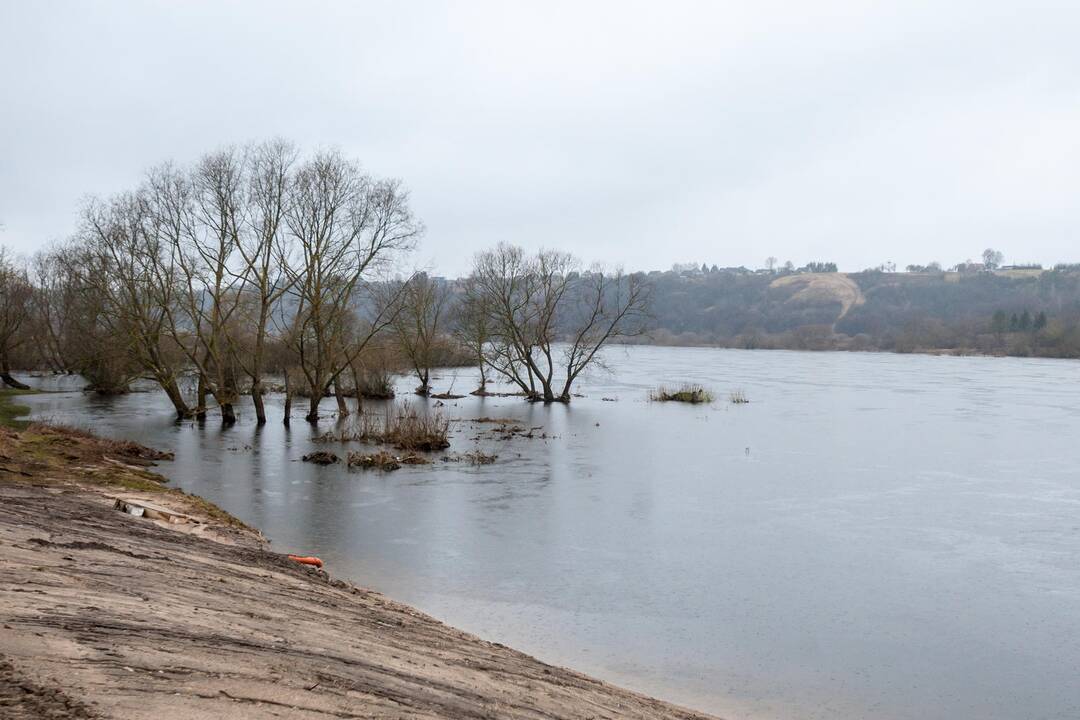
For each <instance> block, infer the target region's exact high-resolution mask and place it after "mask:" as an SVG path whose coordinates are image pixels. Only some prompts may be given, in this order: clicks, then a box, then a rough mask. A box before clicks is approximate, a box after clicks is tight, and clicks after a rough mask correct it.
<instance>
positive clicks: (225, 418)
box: [221, 403, 236, 425]
mask: <svg viewBox="0 0 1080 720" xmlns="http://www.w3.org/2000/svg"><path fill="white" fill-rule="evenodd" d="M235 423H236V411H235V410H234V409H233V404H232V403H221V424H222V425H233V424H235Z"/></svg>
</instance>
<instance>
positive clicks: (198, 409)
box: [195, 373, 210, 420]
mask: <svg viewBox="0 0 1080 720" xmlns="http://www.w3.org/2000/svg"><path fill="white" fill-rule="evenodd" d="M209 394H210V389H209V388H208V387H206V376H205V375H203V374H202V373H199V389H198V390H197V391H196V393H195V418H196V419H197V420H205V419H206V396H207V395H209Z"/></svg>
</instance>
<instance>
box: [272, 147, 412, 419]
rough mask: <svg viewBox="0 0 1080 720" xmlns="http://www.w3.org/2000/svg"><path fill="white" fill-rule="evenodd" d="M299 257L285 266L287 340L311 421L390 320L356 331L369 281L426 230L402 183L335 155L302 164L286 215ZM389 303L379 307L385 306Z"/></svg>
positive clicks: (375, 320)
mask: <svg viewBox="0 0 1080 720" xmlns="http://www.w3.org/2000/svg"><path fill="white" fill-rule="evenodd" d="M285 222H286V225H287V227H288V231H289V233H290V234H291V236H292V237H293V239H294V240H295V243H296V259H295V260H293V261H292V262H290V263H288V264H287V265H286V266H285V272H286V274H287V276H288V279H289V284H290V291H289V292H290V294H291V296H292V298H293V300H294V302H295V312H294V315H293V320H292V323H291V325H292V328H291V331H290V332H289V333H288V335H287V337H288V338H289V340H290V342H291V343H292V348H293V350H294V351H295V354H296V358H297V362H298V367H299V370H300V372H301V373H302V375H303V377H304V380H305V381H306V383H307V387H308V389H309V391H310V395H309V403H308V412H307V415H306V416H305V419H306V420H308V421H309V422H315V421H316V420H318V418H319V403H320V402H321V400H322V398H324V397H325V396H326V395H327V394H329V393H330V390H331V386H332V385H333V384H334V383H335V382H336V381H337V379H338V376H339V375H341V373H342V372H344V371H345V369H346V368H348V367H350V365H351V364H352V362H353V360H355V359H356V357H357V356H358V355H359V353H360V352H361V351H362V350H363V349H364V346H365V345H366V344H367V343H368V341H370V340H371V338H372V337H374V335H375V334H376V333H378V332H379V331H380V330H382V329H383V328H384V327H385V326H386V325H387V324H388V323H389V322H390V321H391V319H392V318H391V317H389V316H388V315H387V313H385V312H383V311H382V310H381V309H380V310H378V311H377V312H376V314H375V316H374V317H372V318H370V319H369V321H368V322H367V323H366V326H367V328H366V331H361V332H358V333H353V334H350V332H349V330H350V329H352V327H351V326H352V324H353V319H354V318H355V316H356V312H357V310H358V306H359V300H360V297H361V295H362V294H363V291H364V290H365V289H366V288H365V285H366V283H367V282H368V281H369V280H371V279H372V277H373V276H374V274H375V273H376V271H378V270H379V269H381V268H383V267H385V265H386V263H387V262H388V261H389V260H390V259H391V258H392V257H393V256H394V255H395V254H396V253H397V252H399V251H401V250H405V249H408V248H410V247H412V244H413V243H414V241H415V239H416V238H417V236H418V235H419V234H420V232H421V225H420V223H419V222H418V221H417V220H416V219H415V218H414V217H413V214H412V211H411V210H410V209H409V205H408V193H406V192H405V191H403V190H402V188H401V186H400V184H399V183H398V182H397V181H392V180H376V179H373V178H371V177H370V176H368V175H365V174H364V173H362V172H361V171H360V168H359V166H358V165H357V164H356V163H354V162H352V161H349V160H347V159H345V158H344V157H343V156H342V155H341V154H340V153H338V152H336V151H329V152H322V153H319V154H317V155H316V156H315V157H313V158H311V159H310V160H308V161H307V162H305V163H303V164H301V165H300V166H299V167H298V168H297V170H296V172H295V175H294V180H293V185H292V195H291V202H290V203H289V206H288V210H287V212H286V213H285ZM381 307H382V306H381V305H380V308H381Z"/></svg>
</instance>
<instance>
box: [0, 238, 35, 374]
mask: <svg viewBox="0 0 1080 720" xmlns="http://www.w3.org/2000/svg"><path fill="white" fill-rule="evenodd" d="M33 293H34V290H33V286H32V285H31V284H30V278H29V277H28V275H27V272H26V268H25V267H24V266H23V265H22V264H21V263H19V262H16V261H15V259H14V258H12V257H11V254H10V253H9V252H8V250H7V248H4V247H2V246H0V380H3V382H4V384H5V385H7V386H9V387H13V388H18V389H21V390H25V389H27V388H28V387H29V386H28V385H25V384H24V383H21V382H19V381H18V380H16V379H15V378H14V377H12V375H11V358H12V356H13V355H14V354H15V353H16V352H17V351H18V350H19V348H20V347H22V346H23V345H24V344H25V343H26V342H27V341H28V340H29V339H30V336H29V335H28V334H27V332H26V330H27V328H28V327H29V325H30V310H31V302H32V300H33Z"/></svg>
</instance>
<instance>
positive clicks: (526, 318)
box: [471, 244, 648, 403]
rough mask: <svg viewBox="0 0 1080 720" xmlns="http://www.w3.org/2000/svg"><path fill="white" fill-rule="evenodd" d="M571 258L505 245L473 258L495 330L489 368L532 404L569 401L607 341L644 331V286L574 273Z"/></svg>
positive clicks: (616, 276) (617, 277) (618, 275)
mask: <svg viewBox="0 0 1080 720" xmlns="http://www.w3.org/2000/svg"><path fill="white" fill-rule="evenodd" d="M577 267H578V263H577V261H576V260H575V258H574V257H573V256H572V255H569V254H568V253H562V252H558V251H553V250H542V251H540V252H538V253H536V254H535V255H533V256H526V255H525V252H524V251H523V250H522V249H521V248H519V247H514V246H510V245H505V244H500V245H499V246H497V247H496V248H495V249H494V250H489V251H487V252H482V253H480V254H479V255H477V257H476V260H475V263H474V268H473V274H472V278H471V281H472V282H474V283H475V287H476V291H477V292H478V293H481V294H482V295H483V297H484V303H485V307H486V309H487V316H488V321H489V323H490V326H491V328H492V334H491V338H492V339H491V342H490V343H489V344H488V346H487V349H486V350H485V360H486V362H487V365H488V366H489V367H491V368H492V369H493V370H495V371H496V372H498V373H499V374H501V375H503V376H504V377H505V378H507V379H508V380H510V381H511V382H513V383H514V384H516V385H517V386H518V387H519V388H520V389H521V391H522V392H523V393H524V394H525V395H526V396H527V397H528V398H530V399H532V400H542V401H544V402H564V403H566V402H570V398H571V396H572V392H571V391H572V388H573V384H574V382H575V381H576V380H577V379H578V377H580V375H581V373H582V372H584V370H585V369H586V368H587V367H589V366H590V365H591V364H593V363H594V362H596V361H597V359H598V356H599V353H600V350H601V349H602V348H603V346H604V345H605V344H606V343H607V342H608V341H610V340H612V339H615V338H619V337H626V336H631V335H638V334H640V333H642V332H644V330H645V324H646V320H647V307H648V292H647V290H648V286H647V285H646V284H645V283H644V282H641V281H639V280H638V279H636V278H635V277H631V276H626V275H624V274H623V273H622V272H614V273H606V272H604V271H602V270H600V269H599V268H594V269H592V270H590V271H588V272H585V273H579V272H578V270H577Z"/></svg>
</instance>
